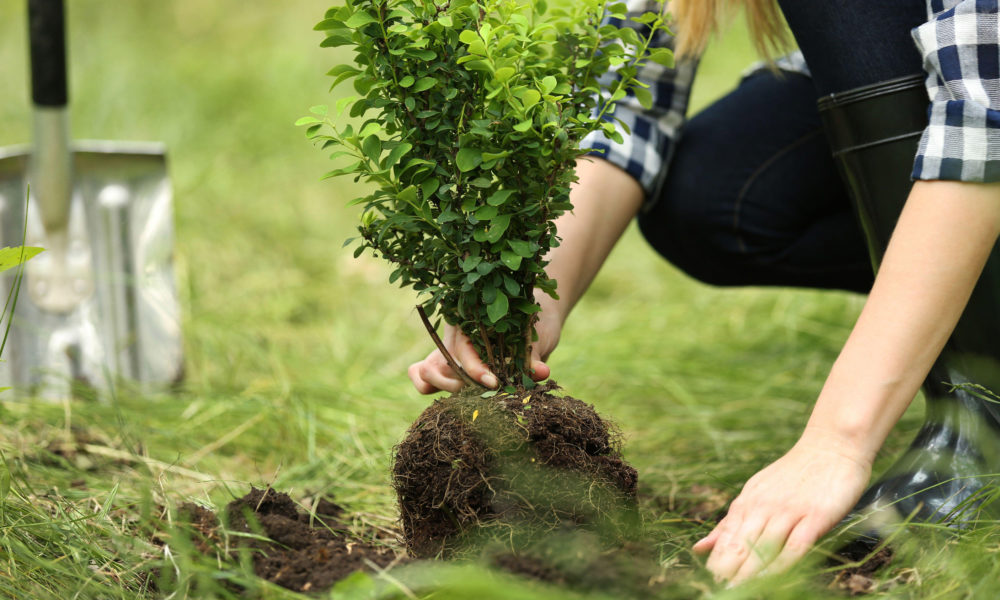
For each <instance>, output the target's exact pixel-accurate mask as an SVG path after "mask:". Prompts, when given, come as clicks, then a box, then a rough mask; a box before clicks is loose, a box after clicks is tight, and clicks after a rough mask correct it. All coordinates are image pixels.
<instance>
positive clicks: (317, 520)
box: [180, 488, 397, 592]
mask: <svg viewBox="0 0 1000 600" xmlns="http://www.w3.org/2000/svg"><path fill="white" fill-rule="evenodd" d="M342 512H343V509H341V508H340V507H339V506H337V505H336V504H334V503H332V502H330V501H328V500H320V501H319V502H318V503H317V506H316V510H315V515H309V514H306V513H304V512H302V511H301V510H299V508H298V507H297V506H296V505H295V503H294V502H293V501H292V499H291V498H290V497H289V496H288V495H287V494H284V493H281V492H277V491H275V490H273V489H270V488H268V489H263V490H262V489H257V488H251V490H250V493H249V494H247V495H246V496H243V497H242V498H239V499H237V500H233V501H232V502H230V503H229V504H228V505H227V506H226V514H225V518H226V520H227V522H228V524H229V527H228V529H229V531H232V532H240V533H248V534H255V535H254V537H244V536H230V537H229V544H230V545H234V544H235V546H236V549H234V550H233V551H232V555H233V556H234V557H235V556H237V555H238V554H239V552H240V551H241V550H240V549H245V550H249V551H250V553H251V556H252V561H253V569H254V573H256V574H257V576H259V577H261V578H263V579H266V580H268V581H270V582H272V583H276V584H278V585H280V586H282V587H285V588H288V589H291V590H295V591H300V592H322V591H324V590H326V589H329V588H330V587H332V586H333V584H334V583H336V582H337V581H339V580H341V579H343V578H344V577H347V576H348V575H350V574H351V573H354V572H355V571H358V570H366V571H370V570H371V568H370V567H369V565H368V562H367V561H370V562H371V563H372V564H375V565H377V566H379V567H380V568H383V567H387V566H389V565H390V564H392V563H394V562H397V561H396V556H395V553H394V552H392V551H391V550H390V549H388V548H386V547H380V546H376V545H373V544H370V543H366V542H364V541H361V540H358V539H357V538H355V537H354V536H352V535H350V534H349V533H348V532H347V531H346V528H345V527H344V524H343V523H341V522H340V520H339V519H340V517H341V516H342ZM180 513H181V517H182V518H183V520H184V521H186V522H187V523H189V524H190V525H191V528H192V529H193V530H194V533H195V534H196V535H195V539H194V542H195V545H196V547H197V548H198V549H199V550H200V551H201V552H204V553H206V554H209V553H211V552H212V551H213V550H214V551H218V549H219V548H220V547H221V543H220V542H221V537H222V532H221V530H220V523H219V519H218V517H217V516H216V515H215V513H213V512H212V511H210V510H208V509H205V508H202V507H200V506H197V505H194V504H185V505H183V506H182V507H181V509H180ZM259 536H263V537H266V538H269V539H261V538H260V537H259Z"/></svg>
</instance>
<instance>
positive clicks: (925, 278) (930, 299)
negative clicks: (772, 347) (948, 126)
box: [803, 181, 1000, 461]
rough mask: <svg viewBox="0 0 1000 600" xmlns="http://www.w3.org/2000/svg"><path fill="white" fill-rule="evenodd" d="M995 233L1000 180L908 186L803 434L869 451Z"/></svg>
mask: <svg viewBox="0 0 1000 600" xmlns="http://www.w3.org/2000/svg"><path fill="white" fill-rule="evenodd" d="M998 233H1000V184H974V183H960V182H950V181H918V182H916V183H915V184H914V186H913V191H912V192H911V193H910V196H909V199H908V200H907V203H906V206H905V208H904V209H903V213H902V215H901V216H900V219H899V222H898V224H897V226H896V230H895V232H894V233H893V236H892V239H891V241H890V243H889V247H888V249H887V251H886V254H885V256H884V258H883V260H882V264H881V267H880V269H879V272H878V276H877V277H876V280H875V285H874V286H873V287H872V291H871V294H870V295H869V297H868V301H867V302H866V304H865V307H864V309H863V310H862V312H861V315H860V317H859V318H858V321H857V323H856V324H855V326H854V329H853V330H852V332H851V334H850V336H849V338H848V340H847V343H846V344H845V345H844V348H843V350H842V351H841V353H840V356H839V357H838V358H837V361H836V362H835V364H834V366H833V368H832V370H831V372H830V375H829V377H828V378H827V381H826V384H825V385H824V386H823V390H822V392H821V393H820V396H819V399H818V400H817V402H816V406H815V408H814V410H813V413H812V416H811V417H810V419H809V423H808V425H807V427H806V433H805V434H804V436H803V438H804V439H808V438H811V437H822V438H824V439H826V440H829V439H834V440H838V441H839V442H840V443H843V444H844V448H845V451H849V452H852V453H856V454H857V457H858V458H860V459H862V460H868V461H870V460H872V459H873V458H874V456H875V453H876V452H877V451H878V449H879V447H881V445H882V443H883V442H884V441H885V438H886V436H887V435H888V433H889V431H890V430H891V429H892V427H893V426H894V425H895V423H896V422H897V421H898V420H899V418H900V417H901V416H902V414H903V412H905V410H906V408H907V406H908V405H909V403H910V402H911V401H912V399H913V397H914V395H915V394H916V392H917V390H918V389H919V387H920V385H921V383H922V381H923V379H924V377H926V375H927V372H928V371H929V370H930V368H931V365H932V364H933V362H934V360H935V359H936V358H937V356H938V354H939V353H940V352H941V349H942V348H943V347H944V344H945V342H946V340H947V339H948V336H949V335H951V332H952V330H953V329H954V327H955V324H956V323H957V322H958V319H959V317H960V316H961V314H962V311H963V309H964V308H965V305H966V303H967V302H968V299H969V295H970V294H971V293H972V289H973V288H974V287H975V284H976V281H977V280H978V278H979V275H980V273H981V272H982V268H983V265H984V264H985V262H986V259H987V258H988V257H989V254H990V251H991V250H992V248H993V245H994V243H995V242H996V239H997V235H998Z"/></svg>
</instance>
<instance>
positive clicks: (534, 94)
mask: <svg viewBox="0 0 1000 600" xmlns="http://www.w3.org/2000/svg"><path fill="white" fill-rule="evenodd" d="M518 99H519V100H520V101H521V103H522V104H524V108H525V109H528V108H530V107H532V106H534V105H536V104H538V101H539V100H541V99H542V95H541V94H539V93H538V90H533V89H530V88H529V89H526V90H523V91H522V92H521V93H520V94H519V95H518Z"/></svg>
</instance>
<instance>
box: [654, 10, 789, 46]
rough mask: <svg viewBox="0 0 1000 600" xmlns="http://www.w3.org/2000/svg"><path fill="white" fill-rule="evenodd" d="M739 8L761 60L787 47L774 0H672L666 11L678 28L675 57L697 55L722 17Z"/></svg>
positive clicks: (782, 21)
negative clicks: (761, 57)
mask: <svg viewBox="0 0 1000 600" xmlns="http://www.w3.org/2000/svg"><path fill="white" fill-rule="evenodd" d="M740 5H742V6H743V8H744V10H745V11H746V18H747V24H748V25H749V27H750V35H751V37H752V38H753V42H754V47H755V48H756V49H757V52H759V53H760V54H761V55H762V56H765V57H771V55H772V54H773V53H774V52H775V51H780V50H782V49H783V48H785V46H786V45H787V43H788V33H787V30H786V28H785V21H784V19H783V18H782V16H781V11H780V10H779V9H778V5H777V3H776V2H775V0H672V1H671V2H670V6H669V10H670V12H671V13H672V14H673V17H674V22H675V23H676V25H677V48H676V50H677V53H678V54H680V55H682V56H691V55H697V54H700V53H701V52H702V51H703V50H704V49H705V44H706V43H707V42H708V38H709V36H711V34H712V33H713V32H715V30H716V29H717V28H718V26H719V21H720V19H721V17H722V16H723V15H724V14H725V13H726V12H728V11H730V10H732V9H734V8H736V7H738V6H740Z"/></svg>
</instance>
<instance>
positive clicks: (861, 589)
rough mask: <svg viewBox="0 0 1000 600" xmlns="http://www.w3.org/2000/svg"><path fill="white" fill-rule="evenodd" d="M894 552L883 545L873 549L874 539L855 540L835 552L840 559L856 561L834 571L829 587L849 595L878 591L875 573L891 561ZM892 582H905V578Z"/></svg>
mask: <svg viewBox="0 0 1000 600" xmlns="http://www.w3.org/2000/svg"><path fill="white" fill-rule="evenodd" d="M894 555H895V552H894V551H893V550H892V548H890V547H888V546H885V547H882V548H879V549H878V551H877V552H876V551H875V543H874V541H866V540H864V541H855V542H852V543H851V544H848V545H847V546H845V547H844V548H841V549H840V550H839V551H838V552H837V556H838V558H839V559H840V560H844V561H848V562H852V563H858V561H861V562H860V564H855V565H854V566H850V567H845V568H843V569H840V570H838V571H835V572H834V576H833V580H832V581H831V582H830V585H829V587H830V588H831V589H837V590H841V591H844V592H847V593H848V594H849V595H851V596H861V595H864V594H872V593H875V592H877V591H879V582H878V581H877V580H876V578H875V575H876V573H878V572H879V571H881V570H882V569H884V568H885V567H887V566H888V565H889V563H891V562H892V558H893V556H894ZM897 579H899V581H894V582H893V583H905V581H904V579H905V578H897Z"/></svg>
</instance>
